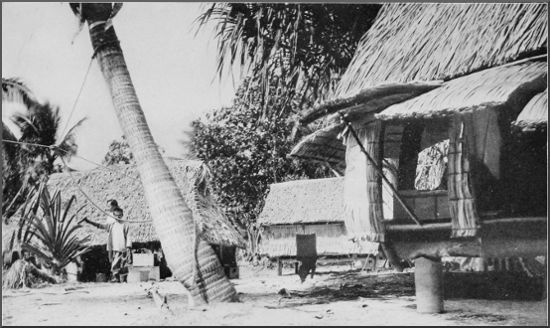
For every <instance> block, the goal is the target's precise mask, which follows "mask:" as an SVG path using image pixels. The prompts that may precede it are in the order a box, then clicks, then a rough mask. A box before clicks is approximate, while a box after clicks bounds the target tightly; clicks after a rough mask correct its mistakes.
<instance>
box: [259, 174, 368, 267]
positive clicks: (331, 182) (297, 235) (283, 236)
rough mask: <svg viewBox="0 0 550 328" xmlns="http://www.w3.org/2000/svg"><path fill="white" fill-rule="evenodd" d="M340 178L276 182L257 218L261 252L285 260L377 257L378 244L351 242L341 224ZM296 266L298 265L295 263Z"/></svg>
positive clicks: (342, 208)
mask: <svg viewBox="0 0 550 328" xmlns="http://www.w3.org/2000/svg"><path fill="white" fill-rule="evenodd" d="M343 189H344V180H343V178H328V179H314V180H297V181H288V182H283V183H275V184H272V185H271V186H270V191H269V193H268V195H267V197H266V199H265V205H264V208H263V210H262V213H261V214H260V215H259V217H258V224H259V225H260V229H261V236H262V240H261V243H260V246H259V247H260V253H261V254H262V255H267V256H268V257H269V258H271V259H277V262H278V273H279V275H281V274H282V264H283V262H284V261H296V260H297V259H298V260H299V258H300V257H301V256H307V255H312V254H313V255H314V256H315V257H319V258H321V259H327V258H331V259H342V258H344V259H354V258H357V257H365V256H367V255H369V254H372V255H374V256H376V255H378V243H361V244H358V243H354V242H353V241H352V240H351V238H350V237H349V236H348V235H347V231H346V227H345V225H344V221H345V219H344V216H345V215H346V214H345V211H344V201H343ZM296 264H297V262H296Z"/></svg>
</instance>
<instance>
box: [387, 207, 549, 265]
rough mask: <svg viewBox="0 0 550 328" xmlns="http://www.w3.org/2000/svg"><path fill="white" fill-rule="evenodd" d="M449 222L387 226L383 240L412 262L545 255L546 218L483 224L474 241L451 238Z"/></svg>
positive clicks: (507, 220)
mask: <svg viewBox="0 0 550 328" xmlns="http://www.w3.org/2000/svg"><path fill="white" fill-rule="evenodd" d="M450 235H451V228H450V224H449V223H442V224H437V223H434V224H426V225H424V226H423V227H421V228H419V227H417V226H416V225H412V224H410V225H407V227H405V226H390V227H389V229H387V237H388V239H389V240H391V241H392V243H393V246H394V249H395V252H396V253H397V256H399V257H400V258H403V259H415V258H418V257H421V256H424V257H427V258H433V259H435V258H440V257H443V256H484V257H510V256H525V257H529V256H538V255H545V254H547V245H548V241H547V237H548V236H547V223H546V218H542V217H537V218H505V219H492V220H487V221H484V222H483V225H482V228H481V230H480V234H479V237H478V238H467V239H464V238H456V239H451V238H450Z"/></svg>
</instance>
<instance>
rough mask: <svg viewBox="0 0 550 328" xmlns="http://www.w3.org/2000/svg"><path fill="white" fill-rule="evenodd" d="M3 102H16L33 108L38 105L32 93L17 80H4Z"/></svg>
mask: <svg viewBox="0 0 550 328" xmlns="http://www.w3.org/2000/svg"><path fill="white" fill-rule="evenodd" d="M2 102H14V103H20V104H23V105H25V106H26V107H32V106H33V105H34V104H35V103H37V100H36V97H35V96H34V94H33V93H32V91H31V90H30V89H29V87H27V85H25V83H23V82H22V81H20V80H18V79H16V78H2Z"/></svg>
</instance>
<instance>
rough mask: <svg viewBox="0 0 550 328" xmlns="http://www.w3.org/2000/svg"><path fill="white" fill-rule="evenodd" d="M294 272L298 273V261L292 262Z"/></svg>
mask: <svg viewBox="0 0 550 328" xmlns="http://www.w3.org/2000/svg"><path fill="white" fill-rule="evenodd" d="M294 273H295V274H298V261H296V262H294Z"/></svg>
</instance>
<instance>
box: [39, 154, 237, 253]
mask: <svg viewBox="0 0 550 328" xmlns="http://www.w3.org/2000/svg"><path fill="white" fill-rule="evenodd" d="M167 165H168V167H169V169H170V172H171V173H172V176H173V177H174V179H175V181H176V183H177V185H178V186H179V187H180V189H181V191H182V194H183V196H184V198H185V200H186V202H187V204H188V205H189V206H190V208H191V211H192V213H193V216H194V217H195V221H196V222H197V224H198V226H199V231H200V232H201V233H202V236H203V238H204V239H205V240H206V241H207V242H209V243H211V244H217V245H224V246H238V247H244V245H245V241H244V239H243V237H242V236H241V235H240V234H239V232H238V231H237V230H236V228H235V226H234V225H233V224H232V223H231V222H230V221H229V219H228V218H227V217H226V216H225V215H224V214H223V213H222V211H221V209H220V208H219V207H218V206H217V204H216V202H215V201H214V199H213V196H212V194H211V193H210V188H209V175H208V174H209V173H208V168H207V167H206V166H205V165H204V164H203V163H202V162H199V161H183V160H168V161H167ZM48 187H49V188H50V190H52V191H53V190H54V189H57V188H59V189H61V194H62V197H63V198H64V200H65V201H66V200H68V199H69V197H71V196H72V195H76V202H75V203H74V204H73V206H72V209H73V210H76V209H78V208H80V207H82V206H84V207H83V209H82V210H81V212H80V213H79V217H82V218H83V217H87V218H88V219H89V220H92V221H95V222H100V223H104V222H105V219H106V217H105V214H104V213H102V212H101V211H100V210H99V209H97V207H96V206H94V205H93V204H92V203H91V202H90V200H88V199H87V197H86V196H85V195H84V194H83V193H82V191H83V192H84V193H86V194H87V196H88V197H90V199H91V200H92V201H93V202H94V203H95V204H97V205H98V206H100V207H102V208H103V207H105V206H106V201H107V200H108V199H116V200H117V202H118V204H119V206H120V207H121V208H122V209H123V210H124V217H125V218H126V219H127V220H130V221H132V220H134V221H145V222H142V223H128V225H129V227H130V230H129V233H130V238H131V240H132V241H133V242H151V241H158V236H157V234H156V232H155V229H154V226H153V222H152V220H151V213H150V211H149V208H148V206H147V202H146V201H145V196H144V191H143V186H142V184H141V180H140V179H139V175H138V172H137V170H136V167H135V166H134V165H114V166H111V167H110V169H109V170H107V169H105V168H97V169H93V170H90V171H79V172H72V173H71V174H69V173H57V174H53V175H51V176H50V179H49V181H48ZM81 231H82V234H87V235H91V236H92V241H91V244H92V245H97V244H104V243H106V240H107V233H106V232H105V231H104V230H102V229H97V228H95V227H92V226H90V225H88V224H83V229H81Z"/></svg>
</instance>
